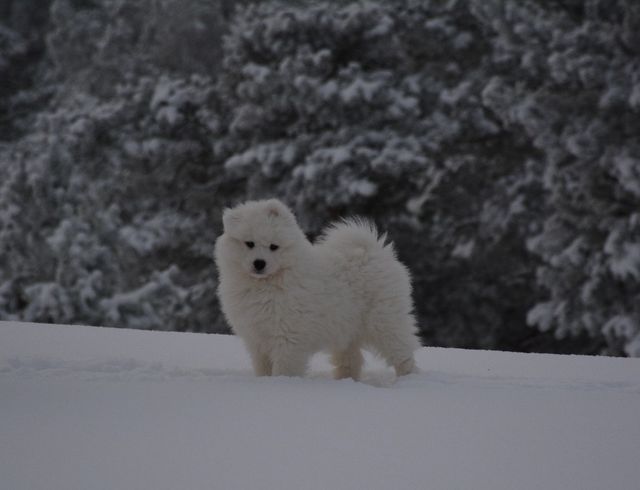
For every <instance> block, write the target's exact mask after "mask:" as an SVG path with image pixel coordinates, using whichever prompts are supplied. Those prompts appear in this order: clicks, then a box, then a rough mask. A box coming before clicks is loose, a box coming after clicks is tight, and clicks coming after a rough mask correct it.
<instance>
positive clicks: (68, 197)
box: [0, 0, 640, 356]
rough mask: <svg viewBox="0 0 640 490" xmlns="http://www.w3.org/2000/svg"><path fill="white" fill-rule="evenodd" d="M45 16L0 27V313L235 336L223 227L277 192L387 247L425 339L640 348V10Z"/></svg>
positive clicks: (296, 9)
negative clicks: (401, 266)
mask: <svg viewBox="0 0 640 490" xmlns="http://www.w3.org/2000/svg"><path fill="white" fill-rule="evenodd" d="M34 1H35V0H34ZM43 1H44V0H38V2H39V4H42V3H43ZM15 5H17V3H16V2H11V1H9V0H5V1H4V2H0V11H6V12H15V11H17V10H16V8H17V7H15ZM3 9H4V10H3ZM48 11H49V12H50V15H49V17H48V20H47V22H46V23H44V22H43V21H42V19H37V22H36V21H35V20H34V22H35V23H36V24H37V25H38V26H40V30H39V31H38V32H41V34H40V35H41V37H42V39H41V40H40V41H38V40H37V39H35V38H34V37H33V29H31V30H30V29H28V28H25V27H24V25H22V24H19V23H17V21H15V20H11V19H15V18H17V17H16V16H15V15H14V16H12V17H7V19H8V20H7V21H6V22H4V19H0V76H2V77H3V79H4V78H5V77H6V78H7V79H12V80H20V83H21V84H23V85H24V87H23V89H22V90H20V89H19V88H20V87H18V88H16V87H5V86H3V87H2V88H0V110H1V111H2V112H1V113H0V126H3V127H10V129H11V131H7V132H5V135H6V136H5V137H4V138H0V247H2V248H1V249H2V254H1V255H0V317H2V318H12V319H23V320H33V321H52V322H58V323H74V322H81V323H93V324H99V325H113V326H122V327H136V328H158V329H171V330H174V329H175V330H191V331H225V330H226V327H225V325H224V322H223V319H222V316H221V315H220V313H219V308H218V305H217V303H216V299H215V288H216V275H215V270H214V267H213V262H212V246H213V243H214V240H215V237H216V236H217V234H218V233H219V232H220V213H221V211H222V209H223V208H224V206H227V205H232V204H234V203H236V202H238V201H240V200H243V199H250V198H260V197H267V196H277V197H279V198H281V199H283V200H284V201H286V202H288V203H289V204H290V205H291V206H292V207H293V208H294V209H295V211H296V213H297V214H298V216H299V218H300V221H301V224H302V225H303V227H304V228H305V229H306V230H307V231H308V232H309V234H310V235H314V234H316V233H318V232H319V231H320V229H321V227H322V226H323V225H325V224H326V223H327V222H328V221H329V220H331V219H335V218H338V217H340V216H344V215H347V214H362V215H365V216H368V217H370V218H372V219H374V220H375V221H376V222H377V223H378V224H379V226H380V228H382V229H385V230H388V232H389V236H390V238H392V239H393V240H394V242H395V243H396V245H397V249H398V252H399V255H400V258H401V259H402V260H403V261H404V262H405V263H406V264H407V265H408V266H409V268H410V269H411V271H412V274H413V278H414V285H415V303H416V311H417V314H418V317H419V323H420V325H421V328H422V331H421V333H422V336H423V339H424V340H425V341H426V342H428V343H433V344H438V345H448V346H460V347H483V348H502V349H517V350H532V349H533V350H559V349H565V350H568V351H571V352H607V353H612V354H617V355H624V354H626V355H632V356H639V355H640V307H639V306H638V305H640V146H639V143H638V138H637V135H638V134H640V122H639V121H640V117H639V110H640V62H639V61H638V60H639V59H640V36H639V35H638V32H640V30H639V29H640V9H639V8H638V7H637V6H636V5H635V2H633V1H632V0H616V1H614V2H598V1H596V2H578V1H566V2H540V1H536V0H527V1H506V2H505V1H499V0H489V1H485V2H458V1H451V2H440V1H418V0H394V1H392V2H383V1H378V0H371V1H366V2H363V1H349V2H321V3H319V2H300V1H288V2H276V1H261V2H249V1H244V2H228V1H224V0H219V1H202V0H188V1H184V0H159V1H158V0H142V1H140V2H134V3H131V2H121V1H116V0H100V1H85V0H54V1H53V2H51V5H50V9H49V10H48ZM21 18H22V17H21ZM43 26H44V27H43ZM80 40H84V41H82V42H81V41H80ZM30 46H40V47H41V51H38V50H34V49H31V48H30ZM30 49H31V50H30ZM35 52H39V53H40V55H39V56H35V55H33V53H35ZM29 53H31V54H29ZM25 63H26V64H28V65H29V66H30V67H31V68H30V69H29V70H25V69H24V66H25ZM25 108H27V109H28V110H25ZM559 339H565V340H564V341H562V342H560V340H559Z"/></svg>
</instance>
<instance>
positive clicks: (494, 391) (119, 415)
mask: <svg viewBox="0 0 640 490" xmlns="http://www.w3.org/2000/svg"><path fill="white" fill-rule="evenodd" d="M367 361H368V363H367V367H366V376H365V380H364V381H365V382H363V383H354V382H352V381H348V380H344V381H333V380H331V379H330V377H329V367H328V365H327V363H326V360H325V359H324V358H322V357H318V358H316V359H314V362H313V366H312V372H311V374H310V377H309V378H307V379H290V378H260V379H258V378H255V377H253V375H252V374H251V372H250V367H249V361H248V358H247V356H246V354H245V352H244V350H243V348H242V345H241V344H240V342H239V340H238V339H237V338H234V337H226V336H216V335H208V336H207V335H198V334H179V333H160V332H142V331H127V330H112V329H105V328H88V327H70V326H54V325H34V324H18V323H2V322H0V475H2V485H1V486H2V488H7V489H12V490H22V489H25V490H26V489H28V490H38V489H47V490H57V489H59V490H69V489H82V490H92V489H108V490H116V489H137V490H142V489H150V490H161V489H167V490H169V489H171V490H175V489H189V490H193V489H205V488H206V489H224V490H231V489H238V490H240V489H242V490H246V489H296V490H301V489H318V490H320V489H322V490H324V489H327V488H333V489H359V488H364V489H367V490H371V489H385V490H386V489H412V490H413V489H420V488H429V489H467V488H468V489H474V490H483V489H487V490H489V489H491V490H499V489H505V490H506V489H509V490H512V489H519V490H523V489H539V488H545V489H555V488H562V489H576V490H578V489H580V490H588V489H594V490H596V489H598V490H600V489H602V488H636V487H637V486H638V483H639V481H640V477H638V473H637V471H636V469H637V458H638V454H639V451H640V424H639V423H638V414H639V413H640V360H638V359H614V358H596V357H575V356H574V357H571V356H551V355H534V354H513V353H504V352H485V351H463V350H455V349H433V348H426V349H423V350H422V351H421V352H420V353H419V356H418V363H419V365H420V367H421V369H422V371H423V372H422V373H421V374H417V375H412V376H409V377H407V378H404V379H400V380H395V378H394V375H393V373H392V371H391V370H389V369H387V368H385V367H384V366H383V365H381V364H380V363H379V362H377V361H375V360H373V359H371V358H367Z"/></svg>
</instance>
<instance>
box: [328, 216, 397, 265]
mask: <svg viewBox="0 0 640 490" xmlns="http://www.w3.org/2000/svg"><path fill="white" fill-rule="evenodd" d="M316 243H317V244H318V245H323V246H328V247H332V248H335V249H339V250H342V251H352V252H356V253H357V251H361V252H365V253H366V254H367V255H370V256H371V255H376V254H379V253H383V254H385V255H386V254H391V255H392V256H393V258H395V256H396V254H395V250H394V248H393V244H392V243H391V242H389V241H388V240H387V235H386V233H383V234H380V233H379V232H378V229H377V228H376V225H375V224H374V223H373V222H372V221H370V220H367V219H365V218H360V217H352V218H345V219H343V220H341V221H338V222H336V223H333V224H332V225H330V226H329V227H328V228H326V229H325V230H324V232H323V233H322V235H321V236H320V237H319V238H318V240H317V242H316Z"/></svg>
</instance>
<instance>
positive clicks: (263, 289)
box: [215, 199, 420, 379]
mask: <svg viewBox="0 0 640 490" xmlns="http://www.w3.org/2000/svg"><path fill="white" fill-rule="evenodd" d="M223 224H224V233H223V234H222V235H221V236H220V237H219V238H218V240H217V242H216V249H215V257H216V263H217V266H218V271H219V279H220V286H219V288H218V294H219V297H220V302H221V304H222V311H223V312H224V314H225V316H226V318H227V321H228V322H229V324H230V325H231V328H232V329H233V331H234V332H235V333H236V334H237V335H239V336H240V337H241V338H242V339H243V341H244V342H245V344H246V347H247V349H248V351H249V354H250V355H251V359H252V362H253V367H254V370H255V373H256V375H258V376H270V375H275V376H281V375H285V376H302V375H304V374H305V372H306V369H307V364H308V361H309V358H310V357H311V356H312V355H313V354H314V353H316V352H319V351H328V352H329V353H330V354H331V355H332V362H333V365H334V366H335V370H334V375H335V377H336V378H346V377H351V378H353V379H358V378H359V376H360V371H361V368H362V363H363V358H362V353H361V351H360V349H361V348H366V349H369V350H373V351H374V352H376V353H377V354H379V355H380V356H382V357H383V358H384V359H385V360H386V361H387V363H388V364H389V365H390V366H393V367H394V368H395V370H396V373H397V374H398V375H404V374H408V373H411V372H413V371H415V369H416V368H415V361H414V357H413V353H414V351H415V350H416V349H417V348H418V347H419V346H420V344H419V342H418V339H417V337H416V335H415V330H416V328H415V320H414V317H413V314H412V306H413V305H412V301H411V282H410V278H409V273H408V271H407V269H406V268H405V267H404V266H403V265H402V264H401V263H400V262H399V261H398V259H397V258H396V255H395V252H394V249H393V246H392V245H391V244H385V236H382V237H380V236H379V235H378V233H377V231H376V229H375V227H374V226H373V225H372V224H370V223H368V222H366V221H363V220H359V219H350V220H345V221H343V222H340V223H337V224H334V225H332V226H331V227H329V228H328V229H327V230H326V231H325V233H324V235H323V236H322V237H321V238H320V239H319V240H318V242H317V243H315V244H311V243H310V242H309V241H308V240H307V238H306V237H305V235H304V233H303V232H302V230H301V229H300V227H299V226H298V224H297V222H296V218H295V217H294V215H293V213H292V212H291V211H290V210H289V209H288V208H287V207H286V206H285V205H284V204H283V203H282V202H280V201H278V200H276V199H270V200H265V201H250V202H246V203H244V204H241V205H239V206H237V207H235V208H233V209H227V210H225V212H224V215H223Z"/></svg>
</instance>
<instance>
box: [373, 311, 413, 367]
mask: <svg viewBox="0 0 640 490" xmlns="http://www.w3.org/2000/svg"><path fill="white" fill-rule="evenodd" d="M403 322H406V323H405V324H403ZM370 335H371V337H370V338H369V339H367V340H368V341H369V342H368V343H370V346H371V347H372V348H373V349H374V350H375V351H376V352H378V354H380V356H381V357H382V358H383V359H384V360H385V361H387V364H388V365H389V366H392V367H393V368H394V369H395V371H396V375H398V376H404V375H406V374H411V373H415V372H418V369H417V367H416V361H415V358H414V352H415V351H416V350H417V349H418V348H419V347H420V341H419V340H418V338H417V337H416V335H415V334H414V333H413V320H412V318H407V317H405V318H402V317H399V318H397V319H395V321H393V322H389V323H378V324H377V325H375V326H373V328H371V329H370Z"/></svg>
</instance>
